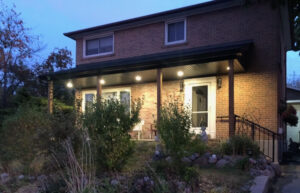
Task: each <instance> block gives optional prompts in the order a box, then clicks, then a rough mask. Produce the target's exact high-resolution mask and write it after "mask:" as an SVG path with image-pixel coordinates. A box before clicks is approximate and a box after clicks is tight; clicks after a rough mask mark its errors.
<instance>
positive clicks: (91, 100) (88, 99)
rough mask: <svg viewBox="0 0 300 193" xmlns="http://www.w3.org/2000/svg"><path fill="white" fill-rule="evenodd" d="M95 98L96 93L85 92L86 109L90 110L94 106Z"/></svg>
mask: <svg viewBox="0 0 300 193" xmlns="http://www.w3.org/2000/svg"><path fill="white" fill-rule="evenodd" d="M94 100H95V95H94V94H85V110H89V109H91V108H92V106H93V103H94Z"/></svg>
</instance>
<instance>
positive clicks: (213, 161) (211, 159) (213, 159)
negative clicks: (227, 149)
mask: <svg viewBox="0 0 300 193" xmlns="http://www.w3.org/2000/svg"><path fill="white" fill-rule="evenodd" d="M217 161H218V159H217V156H216V155H215V154H213V155H212V156H210V157H209V159H208V163H209V164H215V163H217Z"/></svg>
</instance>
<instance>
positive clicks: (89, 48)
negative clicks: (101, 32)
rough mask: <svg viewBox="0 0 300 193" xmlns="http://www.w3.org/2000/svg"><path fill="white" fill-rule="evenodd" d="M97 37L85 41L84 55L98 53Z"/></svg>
mask: <svg viewBox="0 0 300 193" xmlns="http://www.w3.org/2000/svg"><path fill="white" fill-rule="evenodd" d="M98 49H99V39H93V40H87V41H86V55H93V54H98Z"/></svg>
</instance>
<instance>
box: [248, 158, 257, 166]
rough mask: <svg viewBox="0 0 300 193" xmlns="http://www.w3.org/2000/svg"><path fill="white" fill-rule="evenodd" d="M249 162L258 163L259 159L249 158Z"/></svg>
mask: <svg viewBox="0 0 300 193" xmlns="http://www.w3.org/2000/svg"><path fill="white" fill-rule="evenodd" d="M249 162H250V164H252V165H255V164H257V161H256V160H255V159H253V158H249Z"/></svg>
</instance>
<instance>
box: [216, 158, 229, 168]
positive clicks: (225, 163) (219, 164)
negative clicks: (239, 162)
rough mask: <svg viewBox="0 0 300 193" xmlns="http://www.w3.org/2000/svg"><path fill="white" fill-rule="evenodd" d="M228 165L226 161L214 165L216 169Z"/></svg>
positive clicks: (221, 160) (222, 160)
mask: <svg viewBox="0 0 300 193" xmlns="http://www.w3.org/2000/svg"><path fill="white" fill-rule="evenodd" d="M228 164H229V161H228V160H226V159H220V160H219V161H218V162H217V163H216V167H217V168H224V167H225V166H227V165H228Z"/></svg>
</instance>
